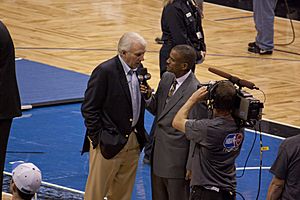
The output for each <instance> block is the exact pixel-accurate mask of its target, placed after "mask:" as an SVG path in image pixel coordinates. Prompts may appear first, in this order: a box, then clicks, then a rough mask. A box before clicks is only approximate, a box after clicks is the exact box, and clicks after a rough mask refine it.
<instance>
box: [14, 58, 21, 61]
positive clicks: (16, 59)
mask: <svg viewBox="0 0 300 200" xmlns="http://www.w3.org/2000/svg"><path fill="white" fill-rule="evenodd" d="M18 60H23V58H15V61H18Z"/></svg>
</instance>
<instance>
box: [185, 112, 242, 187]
mask: <svg viewBox="0 0 300 200" xmlns="http://www.w3.org/2000/svg"><path fill="white" fill-rule="evenodd" d="M185 126H186V136H187V138H188V139H189V140H191V141H193V142H195V143H196V148H195V149H194V152H193V154H194V155H193V157H192V163H191V166H192V180H191V185H200V186H203V187H206V188H208V187H210V188H211V187H216V188H218V189H220V190H227V191H235V190H236V169H235V159H236V158H237V156H238V155H239V153H240V150H241V146H242V143H243V140H244V133H243V132H241V131H239V130H238V127H237V126H236V124H235V122H234V120H233V119H232V117H231V116H227V117H216V118H214V119H203V120H188V121H187V123H186V125H185Z"/></svg>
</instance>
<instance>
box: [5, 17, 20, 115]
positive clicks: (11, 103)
mask: <svg viewBox="0 0 300 200" xmlns="http://www.w3.org/2000/svg"><path fill="white" fill-rule="evenodd" d="M15 70H16V69H15V48H14V44H13V41H12V39H11V37H10V34H9V32H8V30H7V28H6V27H5V25H4V24H3V23H2V22H1V21H0V120H1V119H12V118H14V117H17V116H20V115H21V103H20V96H19V90H18V85H17V79H16V71H15Z"/></svg>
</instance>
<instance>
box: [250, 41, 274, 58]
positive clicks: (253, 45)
mask: <svg viewBox="0 0 300 200" xmlns="http://www.w3.org/2000/svg"><path fill="white" fill-rule="evenodd" d="M248 51H249V52H251V53H257V54H259V55H271V54H272V53H273V51H272V50H264V49H261V48H259V46H257V45H256V43H255V42H250V43H249V44H248Z"/></svg>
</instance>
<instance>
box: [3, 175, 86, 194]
mask: <svg viewBox="0 0 300 200" xmlns="http://www.w3.org/2000/svg"><path fill="white" fill-rule="evenodd" d="M3 173H4V174H6V175H8V176H12V174H11V173H9V172H5V171H4V172H3ZM42 184H43V185H46V186H51V187H55V188H59V189H63V190H67V191H70V192H75V193H79V194H84V192H83V191H80V190H76V189H72V188H68V187H64V186H61V185H56V184H53V183H48V182H45V181H42Z"/></svg>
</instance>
